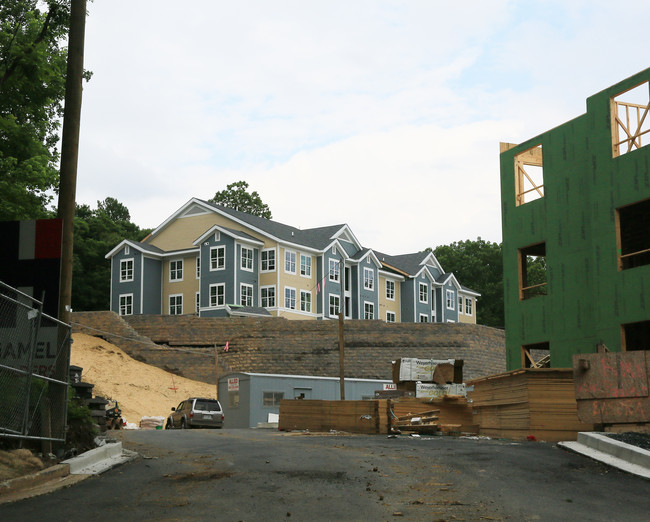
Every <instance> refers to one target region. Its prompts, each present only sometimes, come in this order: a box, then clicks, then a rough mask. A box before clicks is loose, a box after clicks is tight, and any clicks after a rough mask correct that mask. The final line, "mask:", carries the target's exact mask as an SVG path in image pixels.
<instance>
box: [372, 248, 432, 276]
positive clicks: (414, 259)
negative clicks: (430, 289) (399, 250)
mask: <svg viewBox="0 0 650 522" xmlns="http://www.w3.org/2000/svg"><path fill="white" fill-rule="evenodd" d="M376 254H377V257H378V258H379V261H381V262H382V263H383V264H385V265H387V266H388V267H390V268H393V269H397V270H398V271H400V272H402V273H405V274H408V275H410V276H412V277H415V276H417V275H419V273H420V272H421V271H422V269H423V268H424V267H425V266H426V265H427V261H430V262H431V263H432V264H433V265H434V266H435V267H436V268H437V269H438V270H440V271H441V272H444V270H443V269H442V266H441V265H440V263H439V262H438V260H437V259H436V256H434V255H433V252H415V253H413V254H401V255H398V256H389V255H388V254H382V253H380V252H376Z"/></svg>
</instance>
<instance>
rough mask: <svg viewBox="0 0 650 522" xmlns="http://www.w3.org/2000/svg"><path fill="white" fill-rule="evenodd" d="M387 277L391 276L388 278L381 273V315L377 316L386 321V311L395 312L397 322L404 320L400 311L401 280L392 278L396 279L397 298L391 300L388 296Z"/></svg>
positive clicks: (379, 288)
mask: <svg viewBox="0 0 650 522" xmlns="http://www.w3.org/2000/svg"><path fill="white" fill-rule="evenodd" d="M386 279H389V278H386V277H385V276H383V275H381V274H380V275H379V287H378V291H379V315H378V316H377V319H381V320H382V321H385V320H386V312H394V313H395V322H397V323H399V322H401V321H402V314H401V312H400V303H401V302H402V300H401V295H400V288H401V286H400V281H398V280H396V279H392V281H395V300H394V301H391V300H390V299H387V298H386Z"/></svg>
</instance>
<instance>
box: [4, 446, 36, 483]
mask: <svg viewBox="0 0 650 522" xmlns="http://www.w3.org/2000/svg"><path fill="white" fill-rule="evenodd" d="M45 467H46V466H45V464H44V462H43V461H42V460H41V459H39V458H38V457H35V456H34V455H32V452H31V451H29V450H27V449H17V450H11V451H0V482H3V481H5V480H9V479H12V478H15V477H20V476H23V475H30V474H32V473H36V472H37V471H40V470H42V469H44V468H45Z"/></svg>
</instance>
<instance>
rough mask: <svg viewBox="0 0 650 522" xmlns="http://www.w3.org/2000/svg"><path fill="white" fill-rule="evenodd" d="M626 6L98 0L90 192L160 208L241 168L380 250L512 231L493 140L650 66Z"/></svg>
mask: <svg viewBox="0 0 650 522" xmlns="http://www.w3.org/2000/svg"><path fill="white" fill-rule="evenodd" d="M629 7H630V8H629V9H627V10H625V11H624V12H622V10H621V8H620V6H619V5H614V4H611V3H610V2H604V1H589V2H586V1H584V2H583V1H580V2H578V1H576V2H570V3H568V4H567V3H566V2H559V1H551V2H526V3H523V2H515V1H506V0H503V1H485V2H475V3H472V4H471V9H470V8H468V5H467V4H462V3H459V4H453V3H449V2H441V1H428V0H427V1H415V0H410V1H407V2H402V1H396V0H395V1H392V0H387V1H376V0H373V1H371V0H359V1H355V2H342V1H331V2H302V1H297V0H295V1H288V0H285V1H278V2H264V1H243V2H230V3H228V2H213V1H196V2H192V3H190V4H188V5H184V4H183V5H181V4H179V3H178V2H171V1H169V0H159V1H156V2H153V1H149V2H147V1H139V2H131V1H127V0H111V1H110V2H100V1H96V2H93V3H91V4H89V12H90V14H89V18H88V22H87V31H86V56H85V63H86V68H88V69H90V70H92V71H93V72H94V76H93V79H92V81H91V82H90V83H88V84H87V85H86V86H85V91H84V102H83V113H82V129H81V131H82V135H81V144H80V163H79V177H78V190H77V195H78V201H79V202H81V203H89V204H91V205H94V204H95V202H96V201H97V200H102V199H104V198H105V197H107V196H112V197H115V198H117V199H118V200H119V201H121V202H122V203H124V204H125V205H126V206H127V208H129V210H130V212H131V216H132V219H133V220H134V222H135V223H137V224H138V225H139V226H141V227H153V226H156V225H158V224H160V223H161V222H162V221H163V220H164V219H165V218H166V217H168V215H169V214H170V213H171V212H173V211H174V210H176V209H177V208H179V207H180V206H181V205H182V204H183V203H185V201H187V200H188V199H190V198H191V197H194V196H196V197H202V198H209V197H211V196H212V195H214V193H215V192H217V191H218V190H221V189H223V188H225V186H226V185H227V184H228V183H231V182H233V181H238V180H246V181H248V182H249V184H250V186H251V189H253V190H257V191H258V192H259V193H260V195H261V197H262V199H263V200H264V201H265V202H267V203H268V204H269V206H270V207H271V210H272V211H273V214H274V218H276V219H278V220H279V221H283V222H286V223H288V224H292V225H297V226H302V227H309V226H322V225H327V224H333V223H340V222H347V223H348V224H350V226H351V227H352V229H353V231H354V233H355V234H356V235H357V237H358V238H359V239H360V240H361V241H362V242H363V243H364V244H365V245H368V246H371V247H373V248H377V249H379V250H384V251H387V253H399V252H405V251H415V250H419V249H423V248H425V247H428V246H436V245H437V244H446V243H450V242H452V241H458V240H464V239H474V238H476V237H477V236H481V237H483V238H484V239H487V240H491V241H500V222H501V217H500V201H499V200H500V194H499V190H500V182H499V165H498V144H499V142H500V141H511V142H519V141H523V140H526V139H529V138H532V137H534V136H535V135H537V134H540V133H542V132H545V131H546V130H548V129H550V128H552V127H555V126H557V125H560V124H562V123H564V122H565V121H567V120H569V119H571V118H574V117H576V116H578V115H580V114H582V113H583V112H584V111H585V99H586V98H587V97H588V96H590V95H592V94H594V93H596V92H598V91H599V90H601V89H603V88H606V87H608V86H609V85H611V84H613V83H616V82H618V81H620V80H621V79H623V78H624V77H626V76H629V75H631V74H633V73H635V72H637V71H638V70H641V69H643V68H644V67H646V66H647V58H646V53H645V46H644V39H645V37H644V35H645V29H646V28H645V25H646V23H647V22H645V21H646V20H647V19H648V14H650V6H647V5H646V3H645V2H638V3H631V4H630V6H629ZM625 12H627V13H628V14H630V13H631V14H633V16H628V15H625ZM617 20H618V21H621V22H623V21H624V22H625V23H614V22H615V21H617Z"/></svg>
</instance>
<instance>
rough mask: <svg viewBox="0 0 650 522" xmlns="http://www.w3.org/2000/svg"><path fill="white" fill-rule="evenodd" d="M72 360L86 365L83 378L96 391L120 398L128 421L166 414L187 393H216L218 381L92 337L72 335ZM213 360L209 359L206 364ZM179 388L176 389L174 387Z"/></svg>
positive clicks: (196, 395)
mask: <svg viewBox="0 0 650 522" xmlns="http://www.w3.org/2000/svg"><path fill="white" fill-rule="evenodd" d="M72 338H73V339H74V342H73V343H72V350H71V358H70V364H73V365H75V366H81V367H82V368H83V371H82V374H81V379H82V381H83V382H88V383H91V384H94V385H95V387H94V388H93V394H94V395H95V396H101V397H106V398H111V399H114V400H117V401H118V402H119V403H120V407H121V408H122V416H123V417H124V419H125V420H126V421H127V422H130V423H135V424H139V423H140V419H141V418H142V417H158V416H159V417H167V415H169V413H170V411H171V408H172V406H177V405H178V403H179V402H181V401H182V400H184V399H187V398H188V397H215V396H216V385H211V384H206V383H203V382H198V381H193V380H191V379H186V378H185V377H179V376H178V375H174V374H172V373H169V372H166V371H165V370H161V369H160V368H156V367H155V366H150V365H148V364H145V363H141V362H139V361H136V360H135V359H132V358H131V357H129V355H127V354H126V353H125V352H123V351H122V350H121V349H120V348H118V347H117V346H115V345H113V344H111V343H109V342H106V341H104V340H103V339H99V338H97V337H93V336H91V335H86V334H81V333H76V334H73V335H72ZM210 363H213V361H210V360H208V359H206V364H210ZM174 388H176V389H174Z"/></svg>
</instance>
